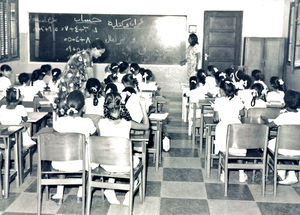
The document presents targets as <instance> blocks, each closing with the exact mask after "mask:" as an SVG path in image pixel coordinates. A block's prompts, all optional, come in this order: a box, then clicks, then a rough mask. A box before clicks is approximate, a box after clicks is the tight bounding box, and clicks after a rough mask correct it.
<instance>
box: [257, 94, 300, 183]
mask: <svg viewBox="0 0 300 215" xmlns="http://www.w3.org/2000/svg"><path fill="white" fill-rule="evenodd" d="M299 99H300V96H299V94H298V93H297V92H295V91H292V90H288V91H286V93H285V95H284V102H285V110H284V111H283V112H281V113H280V114H279V116H278V117H277V118H276V119H274V121H271V122H270V123H269V127H275V126H279V125H300V109H299ZM263 120H264V121H265V122H268V121H267V119H264V118H263ZM275 144H276V138H274V139H271V140H270V141H269V145H268V148H269V149H271V150H272V151H274V150H275ZM278 153H279V154H282V155H286V156H300V151H299V150H289V149H279V150H278ZM285 162H287V163H290V162H292V161H285ZM278 175H279V178H280V179H281V181H279V184H295V183H297V182H298V179H297V177H296V174H295V171H288V174H287V177H286V171H285V170H278ZM274 177H276V176H274Z"/></svg>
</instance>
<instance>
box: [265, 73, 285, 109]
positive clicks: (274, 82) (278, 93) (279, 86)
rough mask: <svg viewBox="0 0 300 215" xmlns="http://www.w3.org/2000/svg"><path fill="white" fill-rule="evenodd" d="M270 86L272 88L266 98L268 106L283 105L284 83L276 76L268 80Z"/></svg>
mask: <svg viewBox="0 0 300 215" xmlns="http://www.w3.org/2000/svg"><path fill="white" fill-rule="evenodd" d="M270 84H271V86H272V88H273V90H272V91H269V92H268V93H267V96H266V100H267V102H268V103H270V104H272V103H273V104H276V103H277V104H280V105H284V99H283V98H284V92H285V91H286V88H285V84H284V81H283V80H282V79H280V78H279V77H277V76H272V77H271V78H270Z"/></svg>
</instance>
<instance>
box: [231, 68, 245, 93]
mask: <svg viewBox="0 0 300 215" xmlns="http://www.w3.org/2000/svg"><path fill="white" fill-rule="evenodd" d="M244 75H245V73H244V71H243V70H241V69H240V70H236V71H235V72H234V73H233V78H232V81H233V84H234V86H235V88H236V89H237V90H240V89H244V86H243V85H244V80H243V77H244Z"/></svg>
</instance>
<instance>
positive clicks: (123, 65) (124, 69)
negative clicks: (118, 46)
mask: <svg viewBox="0 0 300 215" xmlns="http://www.w3.org/2000/svg"><path fill="white" fill-rule="evenodd" d="M118 67H119V72H118V82H119V83H122V78H123V76H124V75H126V74H127V73H128V72H129V70H130V68H129V64H128V63H127V62H125V61H121V62H120V63H119V66H118Z"/></svg>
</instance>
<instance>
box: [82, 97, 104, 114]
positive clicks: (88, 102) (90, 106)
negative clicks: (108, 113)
mask: <svg viewBox="0 0 300 215" xmlns="http://www.w3.org/2000/svg"><path fill="white" fill-rule="evenodd" d="M104 100H105V99H104V97H103V96H102V97H100V98H98V104H97V105H96V106H94V97H93V96H92V97H90V98H86V99H85V107H84V109H85V110H84V112H85V113H86V114H96V115H99V116H104V107H103V106H104Z"/></svg>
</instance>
